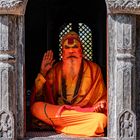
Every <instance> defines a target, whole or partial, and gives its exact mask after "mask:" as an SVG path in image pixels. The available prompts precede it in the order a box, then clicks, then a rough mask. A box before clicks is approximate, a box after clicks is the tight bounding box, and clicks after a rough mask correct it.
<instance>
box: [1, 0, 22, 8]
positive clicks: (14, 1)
mask: <svg viewBox="0 0 140 140" xmlns="http://www.w3.org/2000/svg"><path fill="white" fill-rule="evenodd" d="M20 3H23V0H0V8H11V7H14V6H17V5H19V4H20Z"/></svg>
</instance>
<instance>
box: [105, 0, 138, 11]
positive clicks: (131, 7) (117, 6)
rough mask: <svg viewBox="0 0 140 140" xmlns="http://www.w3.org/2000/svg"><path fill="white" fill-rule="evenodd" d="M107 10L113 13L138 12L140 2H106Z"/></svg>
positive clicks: (112, 0) (122, 0)
mask: <svg viewBox="0 0 140 140" xmlns="http://www.w3.org/2000/svg"><path fill="white" fill-rule="evenodd" d="M107 4H108V8H109V9H110V10H111V11H113V12H116V11H117V12H122V11H124V13H131V12H132V11H135V13H139V12H140V10H139V9H140V0H107Z"/></svg>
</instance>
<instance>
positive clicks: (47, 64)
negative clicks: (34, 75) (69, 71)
mask: <svg viewBox="0 0 140 140" xmlns="http://www.w3.org/2000/svg"><path fill="white" fill-rule="evenodd" d="M54 61H55V60H54V59H53V51H52V50H49V51H47V52H46V53H45V54H44V56H43V60H42V63H41V68H40V73H41V74H42V75H43V76H44V77H46V74H47V72H48V71H49V70H50V69H51V68H52V65H53V63H54Z"/></svg>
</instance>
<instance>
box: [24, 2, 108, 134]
mask: <svg viewBox="0 0 140 140" xmlns="http://www.w3.org/2000/svg"><path fill="white" fill-rule="evenodd" d="M69 23H72V30H74V31H77V32H78V30H79V28H78V24H79V23H84V24H85V25H87V26H88V27H89V28H90V29H91V32H92V42H93V43H92V45H93V47H92V52H93V56H92V59H93V61H94V62H96V63H97V64H99V65H100V67H101V69H102V72H103V76H104V80H105V82H106V5H105V1H103V0H70V1H67V0H33V1H31V0H29V1H28V4H27V9H26V13H25V64H26V66H25V67H26V93H27V96H26V98H27V109H26V110H27V113H26V114H27V121H29V114H28V111H29V104H30V103H29V98H30V91H31V89H32V87H33V84H34V80H35V78H36V76H37V74H38V72H39V69H40V64H41V60H42V57H43V54H44V52H46V51H47V50H48V49H52V50H53V51H54V57H55V59H56V62H57V61H58V60H59V34H60V30H61V29H62V27H63V26H64V25H67V24H69ZM27 124H28V123H27ZM27 126H28V125H27ZM27 131H28V127H27Z"/></svg>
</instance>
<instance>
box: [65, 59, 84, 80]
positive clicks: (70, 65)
mask: <svg viewBox="0 0 140 140" xmlns="http://www.w3.org/2000/svg"><path fill="white" fill-rule="evenodd" d="M81 60H82V58H73V57H72V58H69V59H67V60H65V61H64V62H63V76H64V77H65V78H66V79H67V80H73V79H75V78H76V77H77V76H78V74H79V70H80V66H81Z"/></svg>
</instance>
